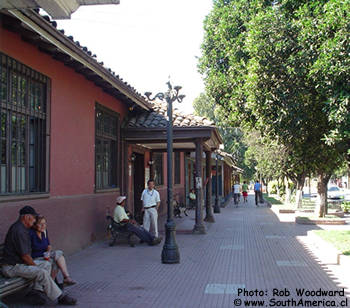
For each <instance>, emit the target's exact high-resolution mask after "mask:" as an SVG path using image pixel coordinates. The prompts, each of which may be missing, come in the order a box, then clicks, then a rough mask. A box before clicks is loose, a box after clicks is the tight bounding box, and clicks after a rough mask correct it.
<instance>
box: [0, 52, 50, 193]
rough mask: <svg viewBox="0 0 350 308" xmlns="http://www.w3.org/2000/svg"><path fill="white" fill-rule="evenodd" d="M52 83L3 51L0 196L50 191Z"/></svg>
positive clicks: (0, 72)
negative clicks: (48, 116)
mask: <svg viewBox="0 0 350 308" xmlns="http://www.w3.org/2000/svg"><path fill="white" fill-rule="evenodd" d="M49 84H50V80H49V78H48V77H46V76H44V75H43V74H41V73H39V72H37V71H35V70H33V69H31V68H30V67H28V66H26V65H24V64H22V63H20V62H18V61H17V60H15V59H13V58H11V57H9V56H7V55H5V54H3V53H0V120H1V130H0V140H1V142H0V160H1V161H0V195H17V194H26V193H39V192H47V191H48V170H47V169H48V167H47V162H48V158H47V157H48V152H47V151H48V148H49V147H48V143H49V139H48V138H49V134H48V119H47V114H48V112H47V111H48V107H49V101H48V100H49V95H48V92H49V91H50V90H49V88H50V86H49Z"/></svg>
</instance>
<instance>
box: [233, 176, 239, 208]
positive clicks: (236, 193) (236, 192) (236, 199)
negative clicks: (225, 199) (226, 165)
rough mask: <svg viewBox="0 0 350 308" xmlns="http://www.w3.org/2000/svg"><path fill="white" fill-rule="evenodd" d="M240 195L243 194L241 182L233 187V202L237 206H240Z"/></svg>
mask: <svg viewBox="0 0 350 308" xmlns="http://www.w3.org/2000/svg"><path fill="white" fill-rule="evenodd" d="M240 193H241V185H239V182H236V184H234V185H233V200H234V204H235V205H238V203H239V195H240Z"/></svg>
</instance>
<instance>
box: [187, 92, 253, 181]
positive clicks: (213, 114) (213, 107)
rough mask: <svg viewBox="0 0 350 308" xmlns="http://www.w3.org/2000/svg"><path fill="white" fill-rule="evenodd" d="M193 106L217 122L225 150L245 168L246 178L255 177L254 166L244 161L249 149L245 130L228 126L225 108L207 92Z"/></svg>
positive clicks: (198, 111)
mask: <svg viewBox="0 0 350 308" xmlns="http://www.w3.org/2000/svg"><path fill="white" fill-rule="evenodd" d="M193 108H194V113H195V114H196V115H199V116H203V117H206V118H208V119H210V120H212V121H213V122H215V124H216V126H217V127H218V129H219V132H220V135H221V136H222V138H223V142H224V150H225V151H226V152H228V153H230V154H232V155H233V157H234V159H235V162H236V164H237V166H238V167H239V168H242V169H243V171H244V172H243V178H244V179H246V180H250V179H253V176H254V173H255V169H254V166H251V165H249V166H248V165H246V164H245V161H244V156H245V152H246V150H247V145H246V144H245V142H244V130H243V129H241V128H238V127H237V128H236V127H228V126H227V125H226V123H225V120H224V114H223V108H222V107H221V106H220V105H217V104H216V103H215V101H214V100H213V99H211V98H209V97H208V96H207V95H206V94H205V93H201V94H200V95H199V96H198V97H197V98H196V99H195V100H194V102H193Z"/></svg>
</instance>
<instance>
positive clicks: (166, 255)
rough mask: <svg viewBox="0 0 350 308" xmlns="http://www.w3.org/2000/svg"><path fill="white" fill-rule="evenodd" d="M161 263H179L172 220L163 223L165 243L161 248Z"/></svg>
mask: <svg viewBox="0 0 350 308" xmlns="http://www.w3.org/2000/svg"><path fill="white" fill-rule="evenodd" d="M162 263H165V264H174V263H180V253H179V248H178V246H177V244H176V241H175V223H174V221H173V220H171V221H167V223H166V224H165V243H164V246H163V250H162Z"/></svg>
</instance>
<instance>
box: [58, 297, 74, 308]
mask: <svg viewBox="0 0 350 308" xmlns="http://www.w3.org/2000/svg"><path fill="white" fill-rule="evenodd" d="M58 303H59V304H60V305H65V306H74V305H75V304H76V303H77V300H76V299H75V298H73V297H71V296H69V295H67V294H65V295H61V296H60V297H59V298H58Z"/></svg>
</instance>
